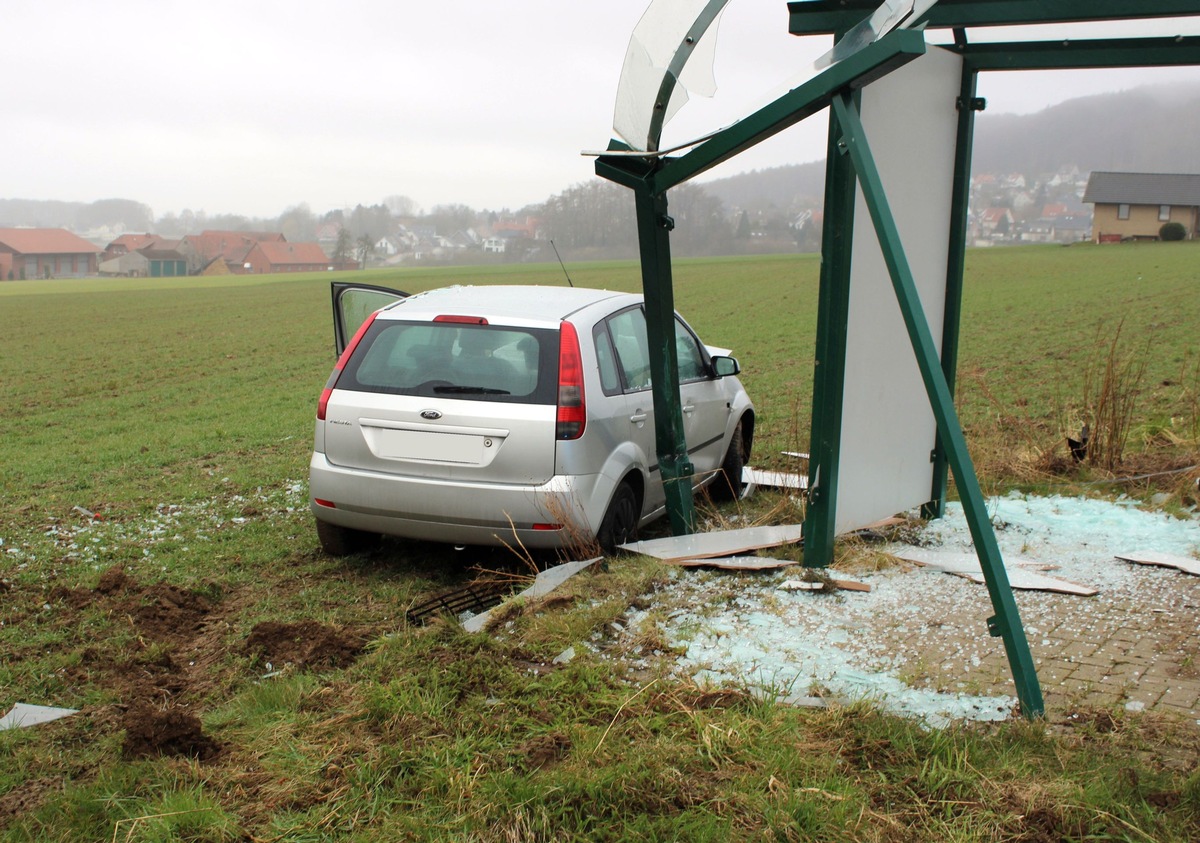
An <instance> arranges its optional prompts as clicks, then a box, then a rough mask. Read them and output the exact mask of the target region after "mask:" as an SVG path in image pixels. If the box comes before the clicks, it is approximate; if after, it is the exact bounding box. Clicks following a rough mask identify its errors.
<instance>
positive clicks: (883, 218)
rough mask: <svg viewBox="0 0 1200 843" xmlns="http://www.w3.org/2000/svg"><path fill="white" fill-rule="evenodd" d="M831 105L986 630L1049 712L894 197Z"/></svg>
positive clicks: (848, 107) (1033, 711) (1026, 709)
mask: <svg viewBox="0 0 1200 843" xmlns="http://www.w3.org/2000/svg"><path fill="white" fill-rule="evenodd" d="M832 106H833V113H834V115H835V116H836V117H837V121H838V124H839V125H840V126H841V129H842V132H843V139H844V141H845V143H846V146H847V148H848V151H849V154H850V158H851V161H852V162H853V164H854V170H855V172H856V173H857V175H858V183H859V186H860V187H861V188H862V192H863V198H864V199H865V200H866V206H867V209H868V211H869V212H870V215H871V222H872V223H873V224H874V226H875V234H876V236H877V237H878V238H879V245H880V248H881V250H882V252H883V258H884V262H885V263H886V264H887V268H888V274H889V275H890V276H891V279H892V287H893V288H894V289H895V292H896V299H897V301H898V303H899V305H900V312H901V313H902V314H903V316H904V325H905V327H906V328H907V329H908V336H909V340H910V341H911V342H912V346H913V352H914V354H915V355H916V359H917V366H918V367H919V368H920V370H921V378H922V379H923V381H924V382H925V390H926V392H927V393H928V394H929V403H930V407H931V409H932V410H933V415H934V419H935V420H936V422H937V431H938V436H939V437H940V441H941V442H942V444H943V446H944V447H945V448H946V450H947V455H946V456H947V459H948V461H949V463H950V469H951V470H952V471H953V472H954V479H955V482H956V483H957V484H958V489H959V493H960V496H961V498H962V505H963V511H964V513H965V514H966V517H967V525H968V526H969V528H970V530H971V538H972V539H974V541H975V550H976V553H977V554H978V555H979V562H980V565H981V566H982V568H983V578H984V581H985V582H986V583H987V590H988V595H989V597H990V598H991V601H992V608H993V609H994V610H995V612H996V614H995V615H994V616H993V617H991V618H989V619H988V630H989V632H991V634H992V635H993V636H998V637H1000V638H1001V639H1003V641H1004V650H1005V653H1006V654H1007V656H1008V664H1009V667H1010V668H1011V669H1012V675H1013V682H1014V683H1015V684H1016V687H1017V699H1018V700H1020V703H1021V713H1022V714H1023V715H1024V716H1025V717H1027V718H1034V717H1040V716H1042V714H1043V713H1044V712H1045V704H1044V702H1043V700H1042V689H1041V686H1040V685H1039V683H1038V677H1037V669H1036V668H1035V667H1034V664H1033V655H1032V653H1030V651H1029V641H1028V640H1027V639H1026V637H1025V630H1024V628H1023V627H1022V626H1021V616H1020V613H1019V612H1018V611H1017V604H1016V601H1015V600H1014V599H1013V594H1012V587H1011V586H1010V585H1009V582H1008V573H1007V572H1006V571H1005V570H1004V560H1003V559H1002V558H1001V556H1000V547H999V545H998V544H997V543H996V534H995V533H994V532H993V531H992V524H991V521H990V520H989V519H988V515H987V508H986V505H985V504H984V500H983V490H982V489H981V488H980V486H979V479H978V478H977V477H976V476H975V466H974V465H973V464H972V462H971V456H970V454H969V453H968V452H967V441H966V438H965V437H964V436H963V432H962V427H961V426H960V424H959V421H958V413H957V412H956V411H955V409H954V399H953V397H952V396H951V394H950V387H949V384H948V383H947V381H946V376H945V374H944V373H943V372H942V364H941V360H940V359H939V357H938V354H937V350H936V346H935V345H934V342H933V334H932V333H931V331H930V330H929V322H928V320H927V319H926V318H925V313H924V311H923V310H922V307H921V301H920V298H919V297H918V295H917V288H916V284H915V283H914V281H913V275H912V270H911V268H910V267H909V265H908V259H907V258H906V257H905V254H904V247H903V244H902V243H901V242H900V232H899V230H898V229H897V228H896V220H895V217H894V216H893V215H892V211H891V208H890V206H889V205H888V201H887V196H886V194H885V192H884V189H883V181H882V179H881V178H880V176H879V170H878V169H877V168H876V166H875V159H874V157H873V156H872V155H871V150H870V147H869V146H868V145H867V138H866V134H865V132H864V131H863V125H862V120H861V119H860V117H859V114H858V110H857V109H856V108H855V106H854V102H853V99H852V98H851V95H850V94H848V93H843V94H840V95H838V96H835V97H834V98H833V102H832Z"/></svg>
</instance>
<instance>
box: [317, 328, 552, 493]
mask: <svg viewBox="0 0 1200 843" xmlns="http://www.w3.org/2000/svg"><path fill="white" fill-rule="evenodd" d="M558 346H559V332H558V331H557V330H554V329H548V328H529V327H509V326H501V325H489V324H487V322H486V320H484V319H480V318H474V317H457V316H455V317H438V318H436V319H434V320H432V321H399V320H392V319H376V320H375V321H374V322H373V323H372V324H371V325H370V327H368V328H367V329H366V331H365V332H364V333H363V335H362V339H361V340H360V341H359V342H358V344H357V345H356V346H354V347H353V348H352V349H351V351H350V356H349V358H348V359H347V360H346V363H345V365H344V367H343V369H342V371H341V374H340V375H339V376H338V377H337V381H336V383H335V384H334V388H333V390H332V391H331V393H330V394H329V398H328V402H327V404H326V407H325V435H324V440H325V442H324V445H325V454H326V457H327V459H328V460H329V461H330V463H332V464H334V465H338V466H343V467H346V468H353V469H360V470H367V471H377V472H383V473H387V474H393V475H408V476H412V477H419V478H423V479H430V480H453V481H456V482H462V481H468V482H480V483H498V484H529V485H537V484H540V483H544V482H545V481H547V480H549V479H550V478H551V477H552V476H553V475H554V449H555V425H556V403H557V390H558V351H559V348H558Z"/></svg>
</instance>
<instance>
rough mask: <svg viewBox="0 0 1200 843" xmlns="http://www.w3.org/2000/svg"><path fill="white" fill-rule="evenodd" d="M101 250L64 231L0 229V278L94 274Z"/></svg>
mask: <svg viewBox="0 0 1200 843" xmlns="http://www.w3.org/2000/svg"><path fill="white" fill-rule="evenodd" d="M99 255H100V250H99V249H97V248H96V247H95V246H93V245H92V244H91V243H89V242H88V241H86V240H84V239H83V238H82V237H80V236H78V235H76V234H72V233H71V232H69V231H67V230H66V229H65V228H0V278H3V279H10V280H11V279H21V278H28V279H33V278H82V277H84V276H86V275H95V274H96V271H97V265H98V261H99Z"/></svg>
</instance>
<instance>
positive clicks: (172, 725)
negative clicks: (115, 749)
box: [121, 701, 221, 761]
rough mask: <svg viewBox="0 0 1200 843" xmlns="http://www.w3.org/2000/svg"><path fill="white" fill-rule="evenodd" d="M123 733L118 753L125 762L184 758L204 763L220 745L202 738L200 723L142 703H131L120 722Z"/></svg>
mask: <svg viewBox="0 0 1200 843" xmlns="http://www.w3.org/2000/svg"><path fill="white" fill-rule="evenodd" d="M121 728H123V729H124V730H125V743H124V745H123V746H122V751H123V752H124V754H125V757H126V758H146V757H151V756H156V755H184V756H188V757H190V758H198V759H200V760H201V761H207V760H210V759H212V758H215V757H216V756H217V755H218V754H220V752H221V745H220V744H219V743H217V742H216V741H215V740H213V739H212V738H210V737H209V736H208V735H206V734H204V729H203V727H201V725H200V720H199V719H198V718H197V717H196V716H195V715H193V714H189V713H188V712H186V711H182V710H181V709H178V708H169V709H167V710H165V711H160V710H159V709H156V708H154V707H152V706H151V705H149V704H148V703H145V702H141V701H139V702H135V703H134V704H133V705H131V706H130V707H129V708H128V710H126V712H125V716H124V717H123V718H122V719H121Z"/></svg>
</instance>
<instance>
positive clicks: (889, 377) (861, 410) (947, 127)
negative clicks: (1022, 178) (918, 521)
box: [835, 47, 962, 533]
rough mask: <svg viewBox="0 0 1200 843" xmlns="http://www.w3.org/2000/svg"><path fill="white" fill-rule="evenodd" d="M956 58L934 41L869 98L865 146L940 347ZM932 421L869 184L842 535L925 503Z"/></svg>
mask: <svg viewBox="0 0 1200 843" xmlns="http://www.w3.org/2000/svg"><path fill="white" fill-rule="evenodd" d="M961 75H962V59H961V57H959V56H957V55H955V54H953V53H951V52H949V51H948V50H944V49H941V48H938V47H930V49H929V52H928V53H927V54H926V55H924V56H922V57H920V58H918V59H916V60H915V61H912V62H909V63H908V64H907V65H905V66H904V67H902V68H900V69H899V70H897V71H894V72H893V73H889V74H888V75H887V76H885V77H883V78H882V79H881V80H879V81H878V82H875V83H873V84H871V85H868V86H867V87H866V88H865V89H864V90H863V93H862V110H861V113H862V120H863V126H864V129H865V131H866V136H867V143H868V144H869V146H870V148H871V152H872V154H873V156H874V158H875V163H876V165H877V166H878V168H879V173H880V177H881V179H882V180H883V186H884V191H885V193H886V194H887V198H888V203H889V205H890V206H891V209H892V214H893V215H894V217H895V219H896V225H897V228H898V229H899V232H900V239H901V242H902V243H903V244H904V252H905V255H906V257H907V258H908V263H909V266H910V267H911V269H912V273H913V277H914V279H915V281H916V285H917V290H918V292H919V295H920V298H921V302H922V305H923V307H924V310H925V318H926V319H927V320H928V322H929V328H930V330H931V331H932V333H933V337H934V342H935V343H936V344H937V346H938V348H939V351H940V348H941V340H942V322H943V315H944V304H945V298H946V260H947V257H948V250H949V232H950V199H951V189H952V181H953V176H954V147H955V137H956V135H957V127H958V116H957V112H956V109H955V106H954V103H955V99H956V98H957V97H958V94H959V86H960V80H961ZM935 434H936V424H935V422H934V418H933V412H932V410H931V409H930V406H929V398H928V396H927V394H926V392H925V386H924V383H923V381H922V380H921V373H920V370H919V369H918V368H917V362H916V357H915V355H914V353H913V349H912V344H911V343H910V342H909V339H908V332H907V330H906V329H905V327H904V320H903V318H902V317H901V315H900V306H899V304H898V303H897V301H896V294H895V292H894V290H893V288H892V282H891V278H890V276H889V275H888V271H887V266H886V265H885V264H884V261H883V252H882V250H881V249H880V247H879V239H878V238H877V237H876V235H875V229H874V226H873V225H872V223H871V217H870V214H869V213H868V211H867V207H866V203H865V201H864V199H863V196H862V191H861V190H859V192H858V199H857V204H856V206H855V211H854V247H853V257H852V263H851V269H850V325H849V336H848V340H847V352H846V388H845V396H844V404H843V415H842V445H841V460H840V471H839V477H838V494H837V517H836V519H835V529H836V531H837V532H838V533H843V532H846V531H847V530H852V529H855V528H857V527H862V526H864V525H866V524H870V523H872V522H874V521H877V520H879V519H880V518H885V517H887V516H889V515H893V514H895V513H897V512H901V511H903V510H906V509H909V508H911V507H914V506H918V505H920V504H922V503H925V502H926V501H928V500H929V498H930V490H931V488H932V483H933V466H932V464H931V462H930V459H929V454H930V451H932V450H933V447H934V437H935Z"/></svg>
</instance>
